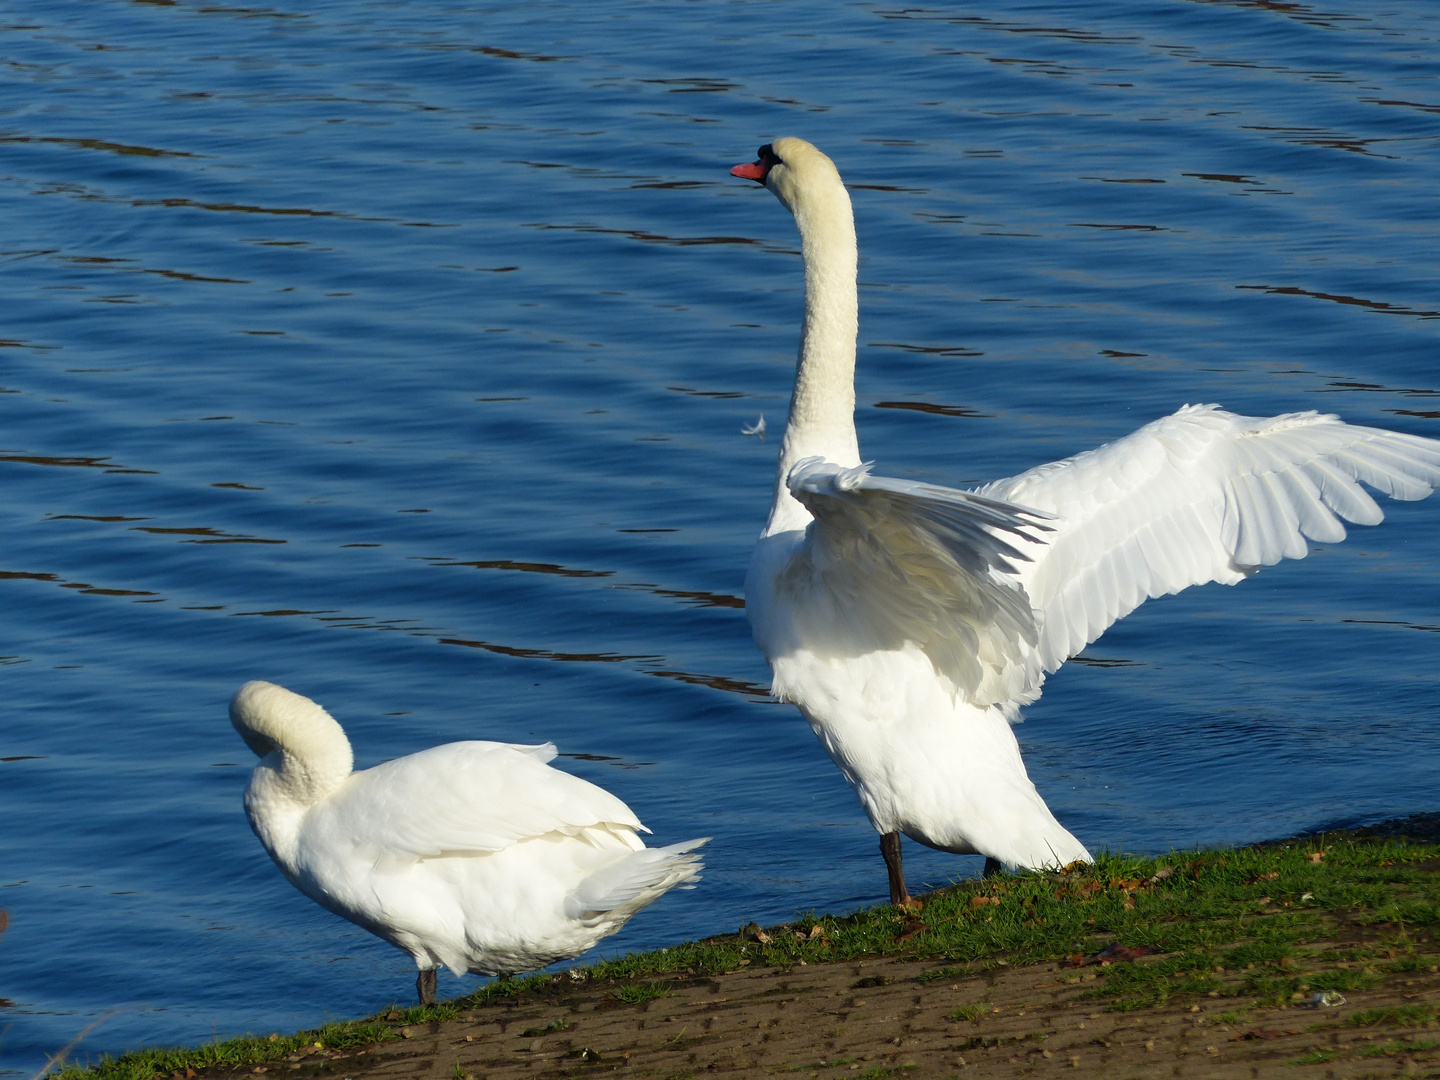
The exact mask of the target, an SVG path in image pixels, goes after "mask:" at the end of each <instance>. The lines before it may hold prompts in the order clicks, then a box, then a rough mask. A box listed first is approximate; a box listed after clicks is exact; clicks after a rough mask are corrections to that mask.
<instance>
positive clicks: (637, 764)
mask: <svg viewBox="0 0 1440 1080" xmlns="http://www.w3.org/2000/svg"><path fill="white" fill-rule="evenodd" d="M555 756H556V757H564V758H570V759H571V760H572V761H601V762H604V763H605V764H606V765H612V766H614V767H615V768H617V769H640V768H644V767H645V766H646V765H654V764H655V762H653V761H626V760H625V759H624V758H621V757H615V756H614V755H613V754H566V753H563V752H562V753H558V754H556V755H555ZM4 760H5V759H4V758H0V761H4Z"/></svg>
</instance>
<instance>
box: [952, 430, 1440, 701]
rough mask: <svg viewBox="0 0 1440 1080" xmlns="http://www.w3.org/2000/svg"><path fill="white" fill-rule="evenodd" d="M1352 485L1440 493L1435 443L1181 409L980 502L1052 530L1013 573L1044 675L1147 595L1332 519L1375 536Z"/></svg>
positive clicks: (1218, 570) (996, 488) (1218, 574)
mask: <svg viewBox="0 0 1440 1080" xmlns="http://www.w3.org/2000/svg"><path fill="white" fill-rule="evenodd" d="M1357 481H1358V482H1357ZM1360 483H1365V484H1368V485H1369V486H1370V487H1372V488H1375V489H1376V490H1378V491H1383V492H1384V493H1385V494H1387V495H1390V496H1393V497H1394V498H1397V499H1423V498H1424V497H1425V496H1427V495H1429V494H1430V492H1431V491H1432V490H1434V488H1435V487H1437V486H1440V442H1437V441H1435V440H1433V439H1425V438H1421V437H1420V436H1418V435H1403V434H1400V433H1397V432H1392V431H1382V430H1379V429H1377V428H1367V427H1352V426H1351V425H1348V424H1345V423H1343V422H1342V421H1341V420H1339V419H1338V418H1337V417H1335V416H1330V415H1322V414H1319V413H1316V412H1303V413H1287V414H1286V415H1284V416H1276V417H1271V418H1256V417H1249V416H1237V415H1236V414H1234V413H1228V412H1224V411H1223V410H1221V409H1220V408H1219V407H1218V406H1215V405H1194V406H1190V405H1187V406H1185V407H1184V408H1183V409H1180V410H1179V411H1178V412H1176V413H1175V414H1174V415H1173V416H1167V417H1164V418H1163V419H1160V420H1156V421H1155V422H1154V423H1151V424H1147V425H1145V426H1144V427H1143V428H1141V429H1140V430H1139V431H1137V432H1135V433H1134V434H1132V435H1129V436H1126V437H1125V438H1123V439H1121V440H1119V441H1118V442H1114V443H1110V444H1109V445H1106V446H1102V447H1100V448H1098V449H1096V450H1091V451H1087V452H1086V453H1083V454H1077V455H1076V456H1075V457H1072V458H1066V459H1065V460H1064V461H1057V462H1054V463H1052V464H1049V465H1041V466H1040V467H1039V468H1035V469H1031V470H1030V471H1029V472H1024V473H1021V474H1020V475H1019V476H1015V477H1011V478H1010V479H1008V480H997V481H995V482H994V483H991V484H987V485H986V486H984V487H983V488H981V489H980V492H979V493H980V494H982V495H986V496H989V497H991V498H994V499H1006V500H1014V501H1016V502H1021V503H1024V504H1025V505H1027V506H1034V507H1037V508H1038V509H1041V510H1045V511H1048V512H1050V513H1052V514H1054V515H1056V517H1057V518H1058V519H1059V520H1057V521H1054V522H1052V523H1051V524H1052V526H1053V528H1054V530H1055V531H1054V532H1053V533H1051V534H1050V535H1048V536H1047V537H1046V541H1047V542H1046V544H1045V545H1043V546H1034V547H1025V545H1024V544H1023V542H1022V544H1021V546H1022V547H1025V550H1026V552H1027V553H1028V554H1029V555H1030V557H1031V559H1032V560H1033V561H1032V562H1030V563H1029V564H1022V566H1021V567H1019V568H1018V571H1019V574H1018V576H1019V578H1020V580H1021V582H1022V583H1023V584H1024V586H1025V588H1026V590H1027V591H1028V592H1029V594H1030V600H1031V603H1032V604H1034V607H1035V616H1036V621H1037V623H1038V625H1039V630H1040V639H1039V653H1040V657H1041V659H1042V661H1043V663H1044V668H1045V671H1047V672H1050V671H1054V670H1055V669H1056V668H1058V667H1059V666H1060V665H1061V664H1063V663H1064V662H1065V660H1066V659H1067V658H1069V657H1070V656H1073V655H1074V654H1075V653H1077V652H1079V651H1080V650H1081V649H1082V648H1084V647H1085V646H1086V645H1087V644H1088V643H1090V642H1091V641H1094V640H1095V639H1096V638H1097V637H1099V636H1100V634H1101V633H1102V632H1103V631H1104V630H1105V628H1106V627H1107V626H1109V625H1110V624H1111V623H1113V622H1114V621H1115V620H1116V619H1119V618H1122V617H1123V616H1125V615H1128V614H1129V613H1130V612H1131V611H1133V610H1134V609H1135V608H1136V607H1138V606H1139V605H1140V604H1141V603H1142V602H1143V601H1144V600H1145V599H1146V598H1148V597H1152V596H1164V595H1166V594H1167V593H1174V592H1179V591H1180V590H1181V589H1184V588H1187V587H1188V586H1191V585H1199V584H1202V583H1204V582H1207V581H1219V582H1223V583H1224V584H1227V585H1233V584H1234V583H1235V582H1237V581H1240V580H1241V579H1242V578H1244V577H1245V576H1246V575H1248V574H1252V573H1254V572H1255V571H1256V570H1258V569H1259V568H1260V567H1262V566H1269V565H1271V564H1272V563H1277V562H1279V561H1280V560H1281V559H1283V558H1291V559H1300V558H1304V557H1305V555H1306V553H1307V551H1308V548H1307V546H1306V540H1307V539H1308V540H1316V541H1323V542H1326V543H1334V542H1336V541H1339V540H1343V539H1344V538H1345V527H1344V525H1342V524H1341V522H1340V519H1341V518H1344V519H1345V520H1346V521H1352V522H1357V523H1359V524H1363V525H1375V524H1378V523H1379V522H1380V520H1381V519H1382V518H1383V516H1384V515H1383V514H1382V513H1381V512H1380V508H1379V507H1378V506H1377V505H1376V504H1375V500H1374V499H1372V498H1371V497H1370V496H1369V494H1368V493H1366V491H1365V490H1364V489H1363V488H1362V487H1361V486H1360ZM1038 689H1039V686H1038V683H1037V684H1036V686H1034V687H1033V688H1032V689H1031V691H1030V693H1029V695H1028V697H1029V698H1031V699H1033V697H1034V696H1035V694H1036V693H1037V692H1038Z"/></svg>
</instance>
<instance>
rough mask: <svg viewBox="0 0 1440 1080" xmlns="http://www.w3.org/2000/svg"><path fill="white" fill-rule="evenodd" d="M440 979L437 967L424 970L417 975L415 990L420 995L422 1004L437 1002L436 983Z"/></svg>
mask: <svg viewBox="0 0 1440 1080" xmlns="http://www.w3.org/2000/svg"><path fill="white" fill-rule="evenodd" d="M437 981H438V980H437V979H436V977H435V969H434V968H431V969H430V970H429V971H422V972H420V974H419V975H417V976H416V977H415V992H416V993H417V994H419V995H420V1004H421V1005H434V1004H435V984H436V982H437Z"/></svg>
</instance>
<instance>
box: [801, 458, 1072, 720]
mask: <svg viewBox="0 0 1440 1080" xmlns="http://www.w3.org/2000/svg"><path fill="white" fill-rule="evenodd" d="M786 485H787V486H788V487H789V489H790V492H791V494H792V495H794V496H795V498H796V499H797V500H799V501H800V502H801V503H802V504H803V505H804V506H805V508H806V509H807V510H809V511H810V513H811V515H812V516H813V517H814V521H813V522H812V523H811V524H810V526H809V527H808V529H807V532H806V539H805V543H804V544H803V545H802V546H801V547H800V549H799V550H798V551H797V552H796V553H795V555H794V556H793V557H792V558H791V559H790V562H789V564H788V565H787V566H786V567H785V569H784V570H783V571H782V573H781V574H780V577H779V581H778V586H779V588H780V589H781V590H782V591H783V592H784V593H785V594H786V595H787V597H788V598H789V600H790V609H791V611H792V612H793V617H794V619H795V621H796V624H797V626H796V628H797V631H798V632H799V635H800V641H801V642H803V644H804V647H805V648H807V649H810V650H811V651H813V652H817V653H822V654H824V653H826V652H829V653H831V654H834V655H836V656H853V655H860V654H863V653H865V652H869V651H871V650H875V649H894V648H900V647H903V646H904V645H905V644H906V643H914V644H915V645H918V646H919V647H920V648H921V649H923V650H924V651H925V652H926V653H927V655H929V657H930V659H931V661H932V662H933V663H934V664H935V667H936V669H937V670H939V671H941V672H943V673H944V674H945V675H947V676H948V677H949V678H950V680H951V681H952V682H953V683H954V684H955V689H956V692H957V694H959V695H961V696H962V697H963V698H964V699H966V700H971V701H975V702H977V703H978V704H991V703H994V702H997V701H1005V700H1009V698H1010V697H1012V696H1013V695H1014V693H1015V689H1016V687H1020V686H1023V685H1026V684H1027V683H1028V682H1030V681H1033V680H1034V679H1035V678H1036V677H1037V676H1038V660H1037V659H1036V656H1035V652H1034V645H1035V641H1036V629H1035V623H1034V619H1033V616H1032V614H1031V607H1030V601H1029V599H1028V598H1027V597H1026V596H1025V593H1024V591H1023V590H1022V589H1021V588H1020V587H1019V586H1018V584H1017V582H1016V581H1015V578H1014V576H1013V575H1014V570H1015V564H1016V563H1017V562H1023V561H1025V560H1027V559H1029V558H1031V557H1032V556H1031V555H1029V554H1027V553H1026V551H1022V550H1021V547H1020V546H1019V545H1020V544H1021V543H1022V542H1023V545H1024V547H1025V548H1026V549H1027V550H1028V549H1030V548H1033V547H1037V546H1040V545H1041V544H1042V543H1043V541H1042V540H1041V537H1042V536H1043V535H1044V533H1045V531H1046V530H1047V529H1048V526H1047V525H1046V524H1045V519H1046V516H1047V515H1045V514H1043V513H1036V512H1034V511H1032V510H1029V509H1027V508H1025V507H1020V506H1012V505H1009V504H1008V503H1005V502H1001V501H997V500H995V499H992V498H986V497H984V496H980V495H975V494H972V493H970V492H965V491H956V490H954V489H952V488H944V487H938V486H935V485H931V484H922V483H918V482H915V481H910V480H896V479H892V478H889V477H883V476H872V475H871V474H870V471H869V467H868V466H864V465H861V466H858V467H856V468H852V469H846V468H842V467H840V466H838V465H835V464H833V463H831V462H827V461H825V460H823V459H821V458H806V459H805V460H803V461H800V462H798V463H797V464H796V465H795V466H794V467H793V468H792V469H791V470H790V473H789V475H788V476H787V478H786Z"/></svg>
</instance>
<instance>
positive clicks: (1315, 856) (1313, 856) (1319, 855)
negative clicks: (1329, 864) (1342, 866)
mask: <svg viewBox="0 0 1440 1080" xmlns="http://www.w3.org/2000/svg"><path fill="white" fill-rule="evenodd" d="M1323 858H1325V852H1323V851H1312V852H1311V853H1310V861H1311V862H1312V863H1315V864H1316V865H1317V866H1318V865H1319V863H1320V860H1321V859H1323Z"/></svg>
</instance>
